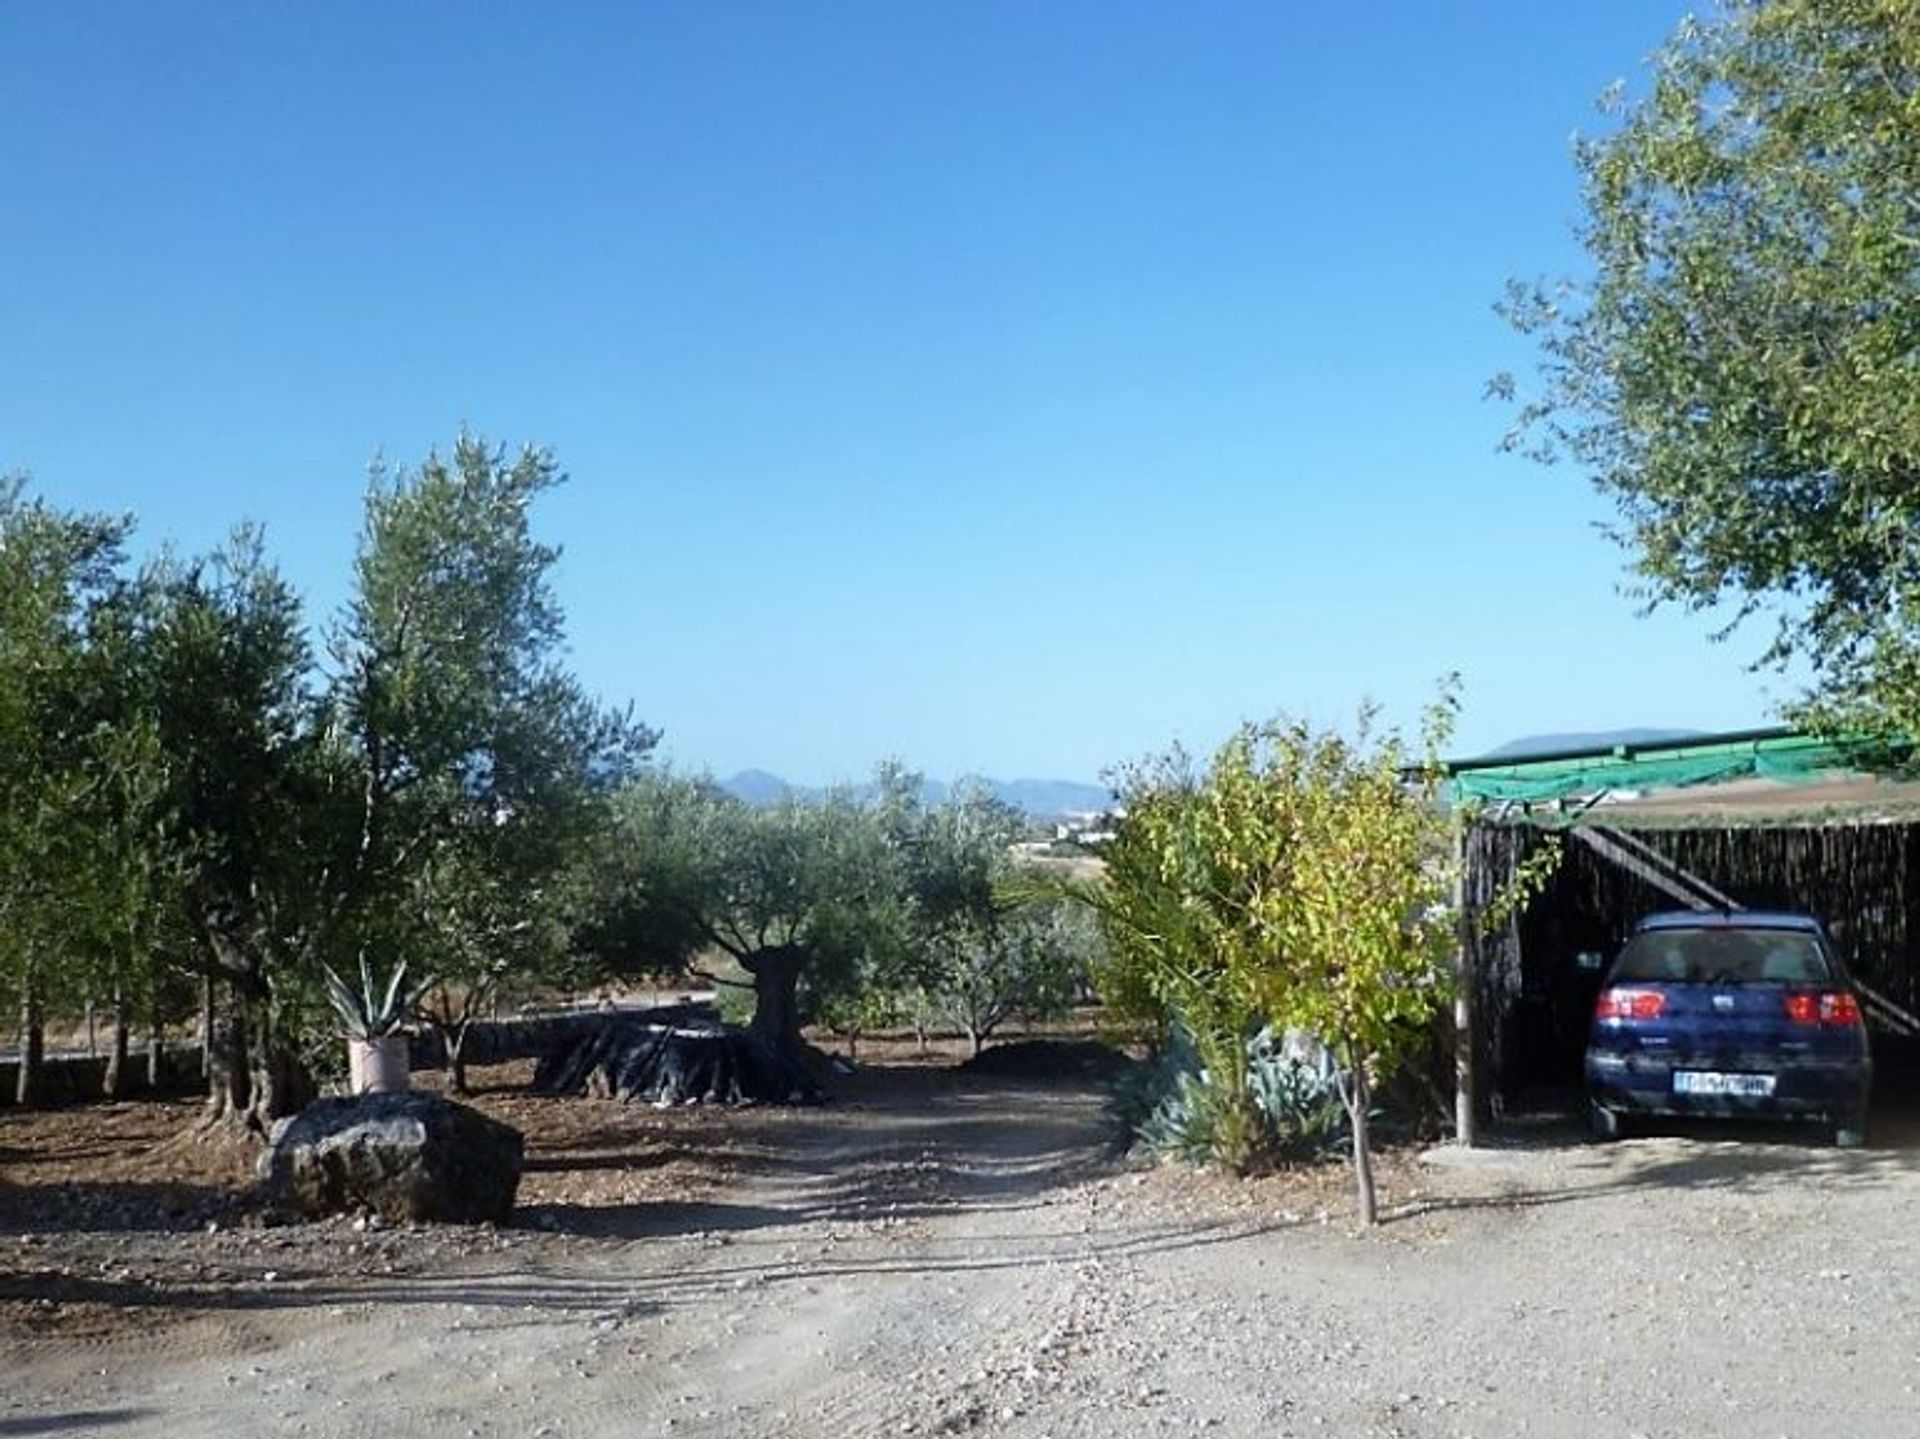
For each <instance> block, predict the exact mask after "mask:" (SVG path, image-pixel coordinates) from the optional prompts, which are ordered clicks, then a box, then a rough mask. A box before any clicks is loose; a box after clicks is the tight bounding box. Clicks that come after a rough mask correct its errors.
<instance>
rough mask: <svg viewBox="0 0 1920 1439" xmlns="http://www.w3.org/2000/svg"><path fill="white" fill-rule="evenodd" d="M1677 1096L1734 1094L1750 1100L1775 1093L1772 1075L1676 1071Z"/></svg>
mask: <svg viewBox="0 0 1920 1439" xmlns="http://www.w3.org/2000/svg"><path fill="white" fill-rule="evenodd" d="M1673 1092H1674V1093H1675V1094H1732V1095H1738V1096H1740V1097H1742V1098H1748V1099H1765V1098H1767V1097H1768V1096H1769V1095H1771V1094H1772V1093H1773V1076H1772V1075H1771V1074H1720V1073H1718V1072H1716V1071H1714V1070H1711V1069H1679V1070H1675V1071H1674V1075H1673Z"/></svg>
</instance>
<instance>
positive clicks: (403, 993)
mask: <svg viewBox="0 0 1920 1439" xmlns="http://www.w3.org/2000/svg"><path fill="white" fill-rule="evenodd" d="M320 973H321V976H322V977H323V978H324V979H325V980H326V985H327V1001H328V1002H329V1003H330V1004H332V1005H333V1012H334V1013H335V1014H336V1015H338V1016H339V1018H340V1027H341V1029H342V1030H344V1031H345V1033H346V1036H347V1038H348V1039H380V1038H383V1037H384V1036H386V1035H389V1034H394V1033H396V1032H398V1030H399V1029H400V1026H401V1025H403V1024H405V1023H406V1022H407V1019H408V1017H409V1016H410V1015H412V1014H413V1012H414V1010H415V1009H417V1008H419V1005H420V1001H421V999H422V998H424V997H425V995H426V992H427V991H428V990H429V989H431V988H433V979H432V978H431V977H429V978H427V979H423V980H421V981H420V982H419V983H418V984H414V985H409V984H408V983H407V966H406V963H405V961H402V962H401V963H400V964H398V965H396V966H395V967H394V971H393V975H392V977H391V978H389V979H388V980H387V983H386V987H385V989H384V990H383V989H382V988H381V987H380V986H378V985H376V984H375V983H374V979H373V969H372V967H371V966H369V965H368V963H367V957H366V956H365V955H364V954H363V955H361V956H360V987H359V988H358V989H356V988H354V987H353V986H352V985H351V984H348V983H347V982H346V981H345V980H344V979H342V978H341V977H340V976H339V974H338V973H337V972H336V971H335V970H334V968H333V966H332V965H330V964H325V963H322V964H321V966H320Z"/></svg>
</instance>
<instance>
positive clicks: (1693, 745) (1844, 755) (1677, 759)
mask: <svg viewBox="0 0 1920 1439" xmlns="http://www.w3.org/2000/svg"><path fill="white" fill-rule="evenodd" d="M1911 764H1912V746H1911V745H1910V744H1906V743H1901V744H1890V743H1888V742H1886V741H1879V740H1858V739H1854V740H1849V739H1817V738H1815V737H1813V736H1811V735H1803V734H1795V733H1792V732H1781V733H1773V734H1767V735H1764V736H1761V737H1757V738H1739V739H1734V738H1726V737H1722V738H1718V739H1715V738H1707V739H1700V740H1688V741H1686V742H1684V743H1678V744H1667V745H1649V746H1647V747H1645V748H1637V747H1621V748H1617V749H1613V750H1596V751H1593V752H1591V753H1588V754H1573V755H1547V756H1542V757H1540V758H1537V759H1514V760H1505V761H1499V760H1492V761H1482V760H1462V761H1456V762H1454V763H1453V764H1450V765H1449V766H1448V767H1447V768H1448V780H1447V784H1448V788H1449V791H1450V792H1451V794H1452V796H1453V797H1454V798H1455V799H1456V800H1460V799H1479V800H1493V801H1499V800H1509V801H1518V802H1521V803H1531V802H1535V801H1550V800H1556V799H1568V798H1571V797H1574V796H1578V795H1591V794H1598V793H1603V792H1605V791H1609V790H1655V789H1681V788H1685V787H1687V786H1689V785H1702V784H1724V783H1726V782H1728V781H1730V780H1739V779H1770V780H1777V781H1779V782H1781V783H1784V784H1811V783H1814V782H1816V781H1818V780H1823V779H1830V778H1832V777H1833V776H1834V775H1836V774H1891V773H1902V774H1908V775H1910V774H1911Z"/></svg>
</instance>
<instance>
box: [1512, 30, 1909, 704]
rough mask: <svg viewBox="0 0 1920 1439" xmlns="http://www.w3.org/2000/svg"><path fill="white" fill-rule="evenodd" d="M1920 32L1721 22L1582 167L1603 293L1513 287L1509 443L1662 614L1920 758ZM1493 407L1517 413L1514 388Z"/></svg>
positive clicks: (1622, 111) (1669, 51) (1695, 39)
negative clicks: (1573, 487) (1695, 624)
mask: <svg viewBox="0 0 1920 1439" xmlns="http://www.w3.org/2000/svg"><path fill="white" fill-rule="evenodd" d="M1917 37H1920V25H1917V24H1916V21H1915V17H1914V11H1913V7H1912V6H1911V5H1910V4H1907V3H1904V0H1726V3H1724V4H1723V5H1721V6H1720V7H1719V8H1718V9H1717V10H1716V11H1715V12H1714V13H1713V15H1712V16H1711V18H1708V19H1705V20H1693V19H1689V20H1687V21H1685V22H1683V24H1682V25H1681V27H1680V28H1679V30H1678V31H1677V33H1676V34H1675V35H1674V36H1673V37H1672V39H1671V40H1670V41H1669V42H1668V43H1667V44H1666V46H1665V47H1664V48H1662V49H1661V50H1660V51H1659V52H1658V53H1657V54H1656V55H1655V56H1654V57H1653V61H1652V75H1651V77H1650V81H1649V83H1648V84H1647V85H1646V87H1645V88H1644V92H1643V93H1641V94H1640V95H1639V96H1638V98H1636V99H1635V100H1633V101H1632V102H1631V103H1627V104H1619V103H1618V97H1617V96H1616V97H1614V99H1615V102H1616V103H1615V104H1614V105H1613V106H1612V108H1614V109H1615V110H1616V111H1617V118H1616V120H1615V122H1614V123H1612V124H1611V125H1610V127H1609V128H1608V129H1607V130H1606V132H1605V133H1603V134H1601V135H1599V136H1598V137H1596V138H1590V139H1587V140H1585V141H1583V142H1581V143H1580V144H1579V145H1578V148H1577V151H1576V162H1577V164H1578V167H1579V171H1580V176H1581V181H1582V186H1583V198H1584V217H1583V221H1582V224H1581V227H1580V232H1579V233H1580V238H1581V240H1582V242H1583V244H1584V247H1585V249H1586V252H1587V256H1588V259H1589V260H1590V262H1591V270H1590V272H1589V273H1587V274H1585V275H1584V276H1582V277H1579V278H1577V279H1574V280H1571V281H1568V282H1565V283H1562V284H1560V285H1558V286H1532V287H1528V286H1520V285H1516V286H1513V287H1511V289H1510V293H1509V295H1508V298H1507V303H1506V306H1505V309H1506V312H1507V313H1508V315H1509V316H1510V318H1511V319H1512V320H1513V322H1514V323H1515V324H1516V325H1518V326H1519V328H1520V329H1521V330H1522V331H1523V332H1525V333H1526V334H1528V335H1530V336H1532V337H1534V339H1535V340H1536V341H1537V343H1538V348H1539V356H1540V363H1539V375H1538V384H1537V385H1536V386H1534V387H1531V389H1530V390H1529V392H1527V393H1525V394H1524V395H1521V396H1520V398H1521V403H1522V407H1521V410H1520V414H1519V423H1518V424H1517V425H1516V428H1515V431H1514V434H1513V436H1512V443H1513V444H1514V445H1516V446H1518V447H1521V448H1524V449H1526V450H1528V451H1530V452H1531V453H1534V454H1536V455H1539V456H1541V457H1544V458H1563V459H1566V460H1568V461H1570V462H1572V463H1573V464H1575V465H1576V466H1578V467H1579V468H1580V469H1582V470H1584V471H1585V472H1587V474H1588V475H1590V477H1591V478H1592V481H1593V483H1594V484H1595V485H1596V486H1597V487H1598V488H1599V490H1600V491H1601V492H1602V493H1603V494H1604V495H1606V496H1607V497H1609V498H1610V499H1611V500H1612V501H1613V502H1614V503H1615V505H1616V506H1617V512H1618V523H1617V525H1616V527H1615V535H1616V538H1617V539H1618V540H1619V541H1620V543H1621V544H1622V545H1623V546H1624V547H1625V548H1626V549H1627V551H1628V553H1629V555H1630V556H1631V560H1632V564H1633V566H1634V568H1635V570H1636V571H1637V573H1638V575H1639V577H1640V580H1641V582H1642V584H1643V587H1644V588H1643V591H1642V592H1643V594H1644V595H1645V597H1646V598H1647V599H1648V600H1649V601H1650V602H1653V603H1660V602H1673V603H1677V604H1680V605H1683V606H1687V607H1690V608H1693V609H1698V610H1702V611H1719V612H1721V613H1726V612H1727V611H1728V610H1730V611H1731V614H1732V617H1733V618H1732V620H1731V622H1729V623H1728V624H1727V625H1726V630H1728V631H1730V630H1731V629H1732V628H1733V627H1734V626H1735V625H1736V624H1738V623H1739V621H1740V620H1741V619H1744V618H1746V617H1749V616H1754V615H1760V616H1762V617H1763V621H1769V622H1771V624H1772V627H1773V629H1772V638H1771V642H1770V643H1769V644H1768V645H1767V647H1766V648H1765V650H1764V652H1763V653H1762V654H1761V655H1760V662H1761V663H1762V664H1778V665H1786V664H1788V663H1789V662H1796V663H1798V664H1800V665H1802V666H1804V672H1805V673H1806V674H1807V675H1809V676H1810V677H1811V681H1812V688H1811V691H1810V693H1809V696H1808V700H1809V703H1808V704H1807V705H1806V706H1805V707H1804V709H1805V713H1806V715H1807V717H1808V718H1810V719H1811V720H1813V721H1814V722H1817V723H1824V724H1828V725H1839V724H1845V725H1850V726H1866V727H1868V728H1870V729H1873V730H1879V731H1904V732H1909V733H1911V732H1920V362H1916V358H1915V357H1916V354H1920V220H1917V219H1916V217H1917V216H1920V120H1916V112H1915V103H1916V102H1915V96H1916V95H1920V38H1917ZM1496 389H1497V390H1498V391H1500V392H1502V393H1505V394H1508V395H1515V394H1518V392H1519V389H1520V387H1518V386H1516V385H1515V384H1514V382H1513V381H1512V380H1510V379H1507V378H1504V377H1503V378H1502V379H1500V380H1498V381H1496Z"/></svg>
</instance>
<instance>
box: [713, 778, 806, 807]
mask: <svg viewBox="0 0 1920 1439" xmlns="http://www.w3.org/2000/svg"><path fill="white" fill-rule="evenodd" d="M720 788H722V789H723V790H725V791H726V792H727V793H728V794H730V795H732V796H733V797H734V798H735V799H743V800H745V801H746V802H747V803H748V804H750V805H755V806H758V805H763V804H778V803H779V802H780V801H781V800H783V799H785V798H786V797H787V794H788V792H789V791H790V790H792V788H793V786H792V785H790V784H788V783H787V782H786V781H785V780H783V779H781V778H780V776H779V775H777V774H768V773H767V772H766V771H765V770H763V769H743V770H741V771H740V773H739V774H737V775H735V776H734V777H733V778H732V779H728V780H722V781H721V782H720Z"/></svg>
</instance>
